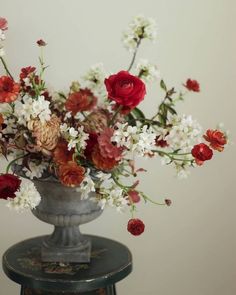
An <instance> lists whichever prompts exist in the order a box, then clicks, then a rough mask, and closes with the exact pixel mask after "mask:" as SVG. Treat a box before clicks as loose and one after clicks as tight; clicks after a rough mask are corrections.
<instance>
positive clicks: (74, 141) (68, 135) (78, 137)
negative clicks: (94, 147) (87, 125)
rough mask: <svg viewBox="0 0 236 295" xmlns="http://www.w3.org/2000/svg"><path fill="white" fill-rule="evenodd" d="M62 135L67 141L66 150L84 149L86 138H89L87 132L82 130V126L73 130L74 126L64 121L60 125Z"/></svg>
mask: <svg viewBox="0 0 236 295" xmlns="http://www.w3.org/2000/svg"><path fill="white" fill-rule="evenodd" d="M60 130H61V133H62V135H63V136H64V137H65V139H66V140H67V141H68V150H69V151H70V150H71V149H73V148H75V147H76V149H77V150H79V151H80V150H84V149H85V148H86V145H87V143H86V140H87V139H88V138H89V134H88V133H86V132H84V126H81V127H79V128H78V129H77V130H75V128H74V127H68V126H67V124H66V123H64V124H62V125H61V126H60Z"/></svg>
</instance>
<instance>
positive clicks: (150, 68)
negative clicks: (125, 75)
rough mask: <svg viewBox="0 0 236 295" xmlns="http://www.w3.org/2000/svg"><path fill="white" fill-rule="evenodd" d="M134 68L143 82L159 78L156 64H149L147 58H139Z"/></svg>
mask: <svg viewBox="0 0 236 295" xmlns="http://www.w3.org/2000/svg"><path fill="white" fill-rule="evenodd" d="M136 69H137V71H138V76H139V77H140V78H141V79H142V80H144V81H145V82H151V81H155V80H157V79H159V78H160V72H159V71H158V69H157V66H156V65H153V64H151V63H150V62H149V61H148V60H147V59H140V60H139V62H138V64H137V67H136Z"/></svg>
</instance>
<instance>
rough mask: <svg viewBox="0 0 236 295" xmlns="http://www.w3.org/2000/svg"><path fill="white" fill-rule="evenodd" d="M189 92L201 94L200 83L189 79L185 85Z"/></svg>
mask: <svg viewBox="0 0 236 295" xmlns="http://www.w3.org/2000/svg"><path fill="white" fill-rule="evenodd" d="M184 86H185V87H186V88H187V89H188V90H189V91H194V92H200V85H199V83H198V81H196V80H191V79H188V80H187V81H186V84H185V85H184Z"/></svg>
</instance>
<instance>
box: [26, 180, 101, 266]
mask: <svg viewBox="0 0 236 295" xmlns="http://www.w3.org/2000/svg"><path fill="white" fill-rule="evenodd" d="M33 182H34V184H35V186H36V188H37V190H38V191H39V193H40V195H41V198H42V199H41V202H40V204H39V205H38V206H37V207H36V209H34V210H32V213H33V214H34V215H35V216H36V217H37V218H38V219H40V220H42V221H44V222H46V223H49V224H52V225H54V226H55V229H54V232H53V233H52V234H51V235H50V236H47V238H46V239H45V240H44V241H43V245H42V261H44V262H64V263H66V262H77V263H79V262H81V263H82V262H83V263H84V262H89V261H90V253H91V241H90V240H89V239H88V238H86V237H85V236H83V235H82V234H81V232H80V229H79V225H81V224H84V223H87V222H90V221H92V220H94V219H95V218H97V217H98V216H99V215H101V213H102V210H101V208H100V207H99V206H98V205H97V203H96V202H94V201H93V200H91V199H90V198H88V199H86V200H81V197H80V193H78V192H76V190H75V189H74V188H68V187H65V186H63V185H62V184H60V183H59V182H58V181H57V180H33ZM91 197H93V195H91Z"/></svg>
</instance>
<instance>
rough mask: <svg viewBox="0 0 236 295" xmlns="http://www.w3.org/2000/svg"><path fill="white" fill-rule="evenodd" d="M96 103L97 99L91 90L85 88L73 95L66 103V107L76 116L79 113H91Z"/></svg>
mask: <svg viewBox="0 0 236 295" xmlns="http://www.w3.org/2000/svg"><path fill="white" fill-rule="evenodd" d="M96 103H97V97H96V96H94V95H93V93H92V92H91V91H90V90H89V89H87V88H85V89H81V90H80V91H78V92H73V93H71V94H70V95H69V97H68V99H67V101H66V103H65V107H66V110H67V111H68V112H71V113H72V115H73V116H74V115H76V114H77V113H78V112H83V111H91V110H92V109H93V108H94V107H95V105H96Z"/></svg>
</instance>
